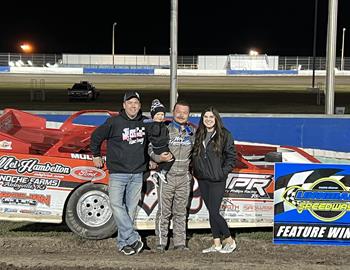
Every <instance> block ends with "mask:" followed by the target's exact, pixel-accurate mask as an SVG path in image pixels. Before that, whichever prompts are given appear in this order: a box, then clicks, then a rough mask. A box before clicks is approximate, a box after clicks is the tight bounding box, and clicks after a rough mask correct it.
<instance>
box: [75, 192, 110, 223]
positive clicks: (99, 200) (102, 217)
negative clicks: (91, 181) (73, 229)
mask: <svg viewBox="0 0 350 270" xmlns="http://www.w3.org/2000/svg"><path fill="white" fill-rule="evenodd" d="M77 214H78V217H79V219H80V220H81V221H82V222H83V223H84V224H85V225H87V226H90V227H100V226H103V225H104V224H106V223H107V222H108V220H109V219H110V218H111V216H112V210H111V208H110V206H109V198H108V196H107V194H105V193H104V192H102V191H98V190H93V191H89V192H86V193H85V194H84V195H83V196H81V197H80V199H79V200H78V204H77Z"/></svg>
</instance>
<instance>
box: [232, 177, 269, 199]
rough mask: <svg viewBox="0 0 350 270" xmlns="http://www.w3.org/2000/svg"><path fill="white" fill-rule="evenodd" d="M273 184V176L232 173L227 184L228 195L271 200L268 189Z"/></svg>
mask: <svg viewBox="0 0 350 270" xmlns="http://www.w3.org/2000/svg"><path fill="white" fill-rule="evenodd" d="M272 183H273V175H262V174H248V173H242V174H235V173H231V174H229V176H228V180H227V182H226V193H228V194H227V195H228V196H229V197H239V198H255V199H260V198H271V197H272V194H270V193H269V192H268V191H267V189H268V187H269V186H270V185H271V184H272Z"/></svg>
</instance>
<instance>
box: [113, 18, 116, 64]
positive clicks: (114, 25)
mask: <svg viewBox="0 0 350 270" xmlns="http://www.w3.org/2000/svg"><path fill="white" fill-rule="evenodd" d="M116 26H117V23H116V22H114V23H113V29H112V58H113V60H112V62H113V67H114V30H115V27H116Z"/></svg>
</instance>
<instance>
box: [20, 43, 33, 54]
mask: <svg viewBox="0 0 350 270" xmlns="http://www.w3.org/2000/svg"><path fill="white" fill-rule="evenodd" d="M20 47H21V49H22V51H23V52H24V53H31V52H32V51H33V47H32V46H31V45H30V44H28V43H24V44H21V45H20Z"/></svg>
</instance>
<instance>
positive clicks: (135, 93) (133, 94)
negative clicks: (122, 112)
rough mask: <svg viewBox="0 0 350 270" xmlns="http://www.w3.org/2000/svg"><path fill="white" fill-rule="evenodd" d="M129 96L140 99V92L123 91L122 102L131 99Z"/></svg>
mask: <svg viewBox="0 0 350 270" xmlns="http://www.w3.org/2000/svg"><path fill="white" fill-rule="evenodd" d="M131 98H137V99H138V100H139V101H141V99H140V94H139V93H137V92H136V91H128V92H126V93H125V95H124V102H125V101H127V100H129V99H131Z"/></svg>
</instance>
